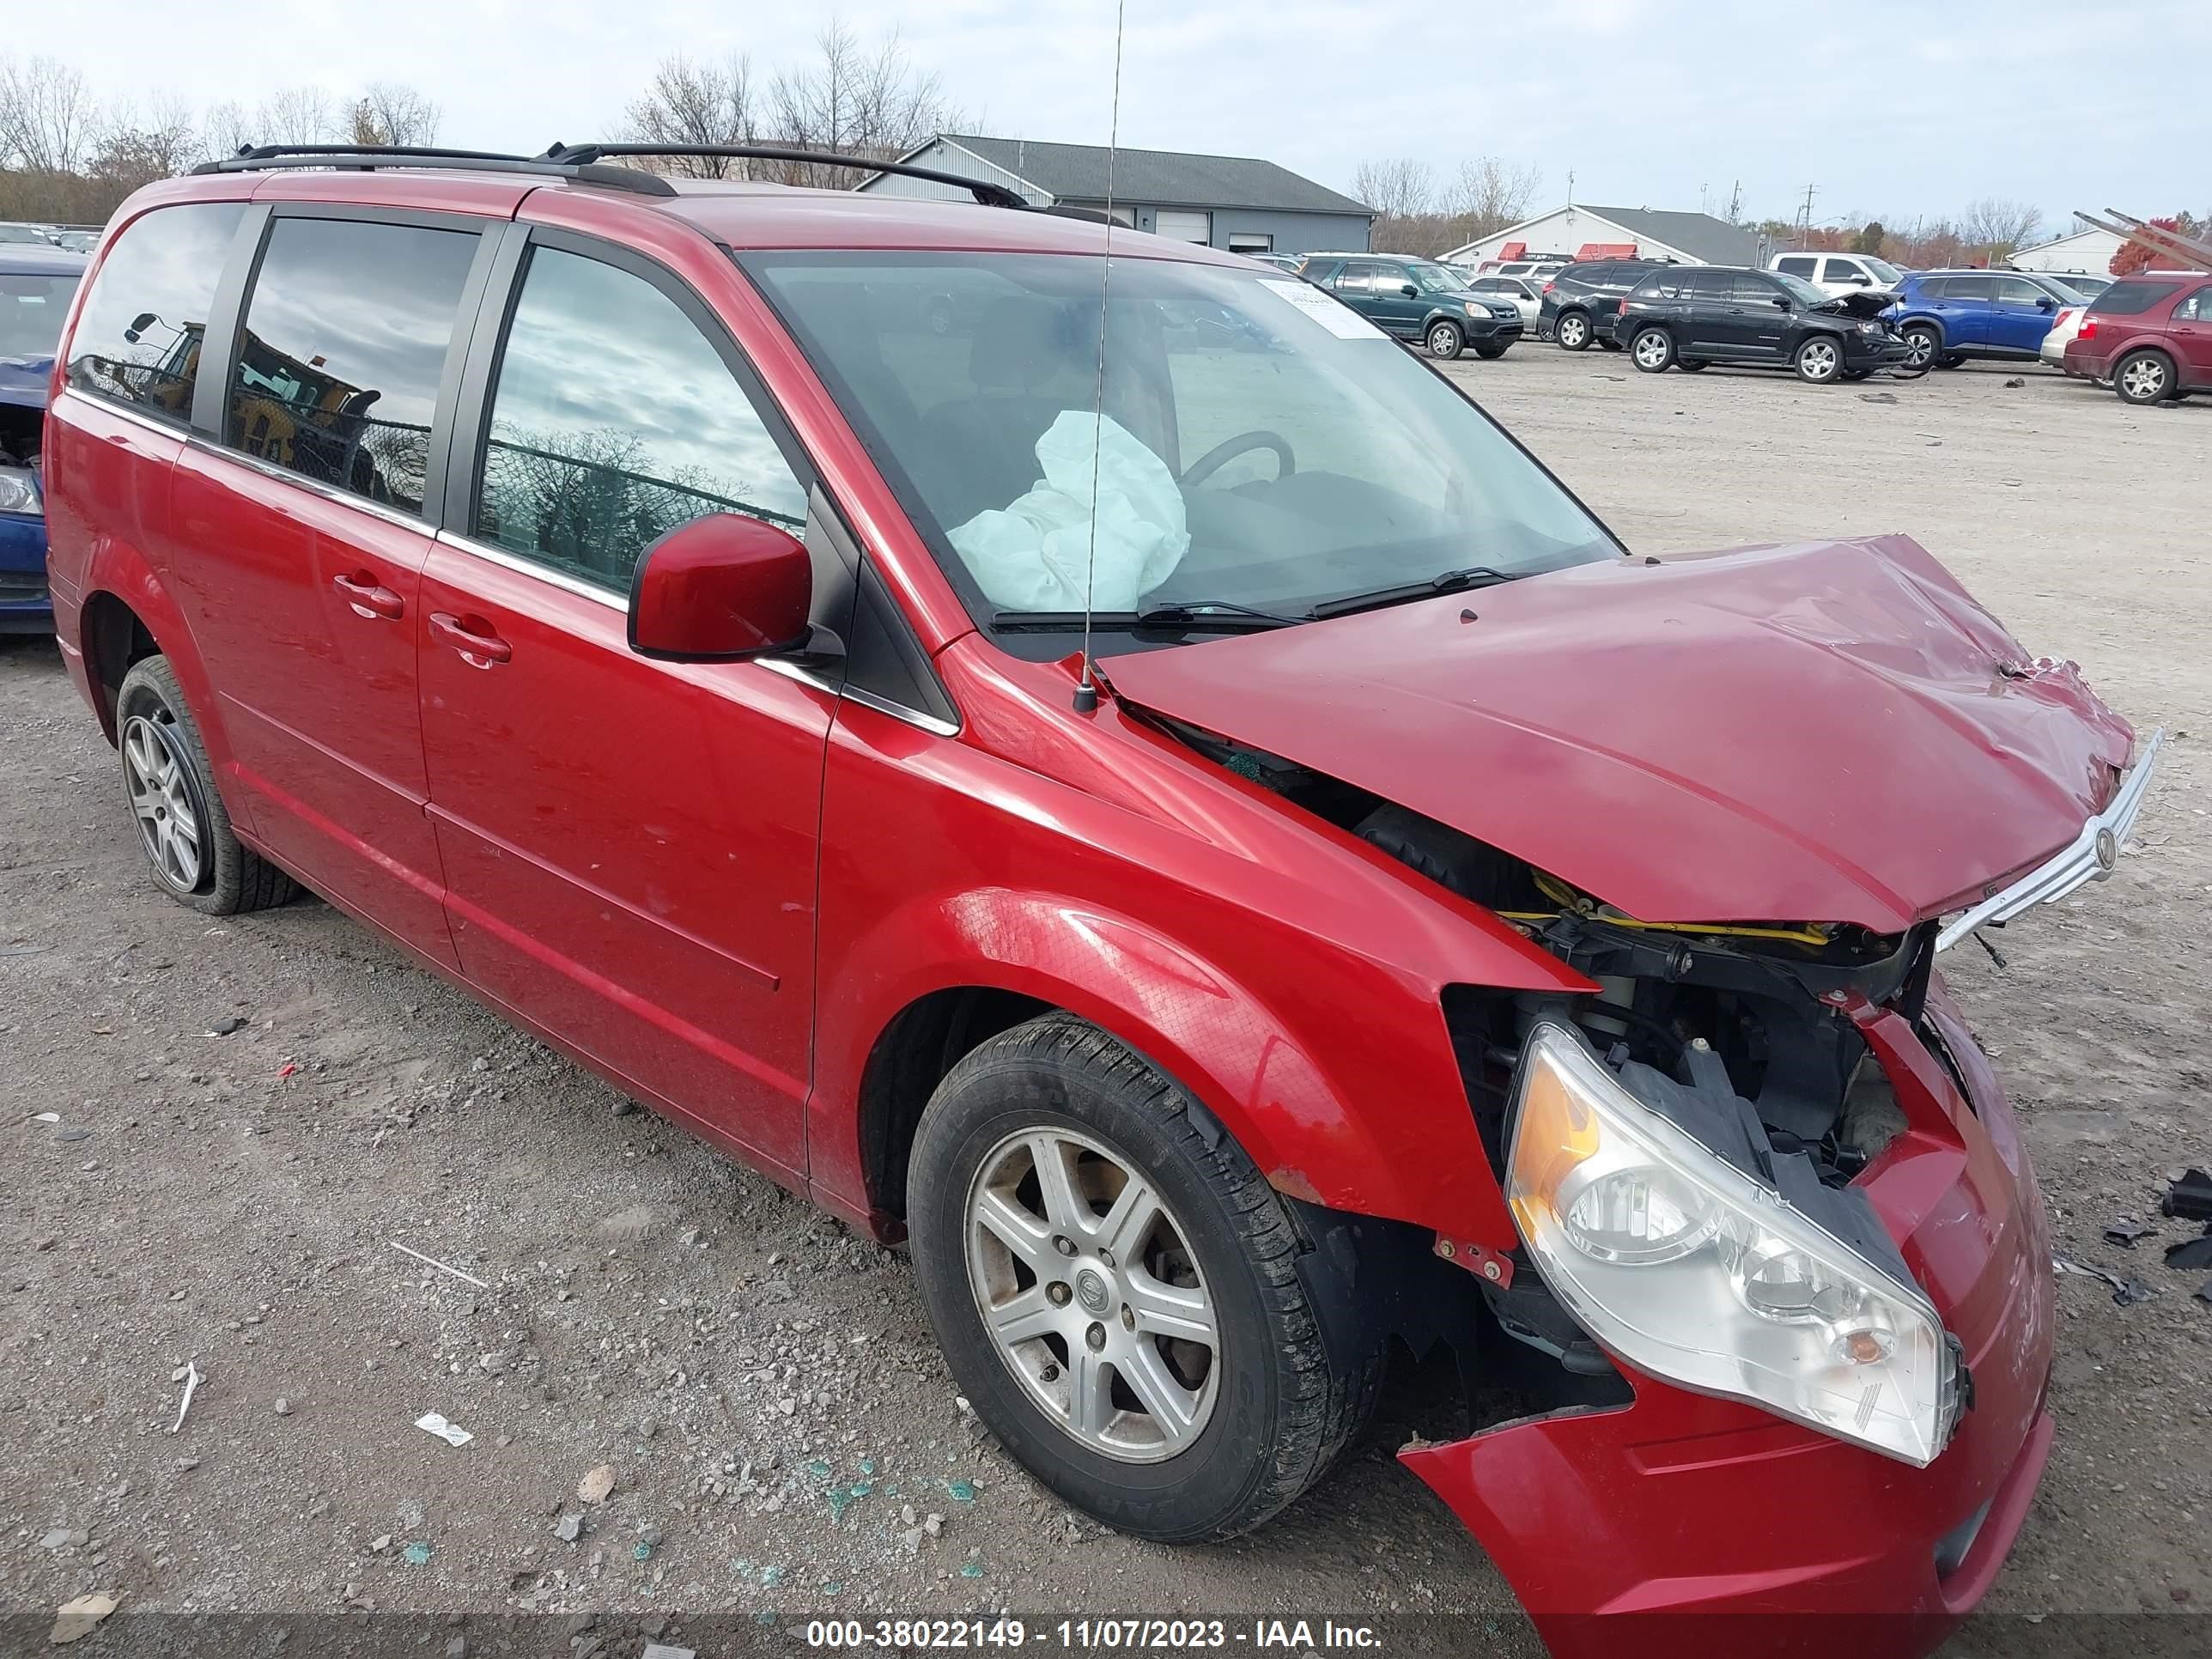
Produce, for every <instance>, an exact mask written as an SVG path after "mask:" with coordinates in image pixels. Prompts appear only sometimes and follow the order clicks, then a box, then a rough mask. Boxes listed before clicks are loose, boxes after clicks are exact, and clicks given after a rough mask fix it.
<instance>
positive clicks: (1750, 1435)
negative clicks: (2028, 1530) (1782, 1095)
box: [1401, 988, 2052, 1659]
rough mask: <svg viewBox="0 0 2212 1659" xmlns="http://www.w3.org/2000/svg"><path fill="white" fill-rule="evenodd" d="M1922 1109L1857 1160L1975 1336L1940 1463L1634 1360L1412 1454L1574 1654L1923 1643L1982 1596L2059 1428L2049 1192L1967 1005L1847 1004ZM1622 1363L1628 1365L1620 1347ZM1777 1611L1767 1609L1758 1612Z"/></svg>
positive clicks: (1934, 1288) (1927, 1274)
mask: <svg viewBox="0 0 2212 1659" xmlns="http://www.w3.org/2000/svg"><path fill="white" fill-rule="evenodd" d="M1849 1012H1850V1015H1851V1018H1852V1019H1853V1020H1854V1022H1855V1023H1856V1024H1857V1025H1858V1027H1859V1030H1860V1031H1861V1034H1862V1035H1863V1036H1864V1037H1865V1039H1866V1041H1867V1043H1868V1045H1869V1048H1871V1049H1872V1050H1873V1052H1874V1053H1875V1055H1876V1056H1877V1057H1878V1058H1879V1060H1881V1065H1882V1066H1883V1069H1884V1070H1885V1072H1886V1073H1887V1075H1888V1077H1889V1079H1890V1081H1891V1084H1892V1085H1893V1088H1894V1090H1895V1092H1896V1096H1897V1099H1898V1103H1899V1106H1900V1107H1901V1108H1902V1109H1904V1111H1905V1115H1906V1118H1907V1120H1908V1122H1909V1126H1910V1127H1908V1128H1907V1129H1906V1130H1905V1132H1904V1133H1901V1134H1899V1136H1898V1137H1897V1139H1895V1140H1894V1141H1893V1142H1892V1143H1891V1144H1890V1146H1888V1147H1887V1149H1886V1150H1885V1151H1884V1152H1882V1153H1881V1156H1880V1157H1879V1158H1877V1159H1876V1160H1875V1163H1874V1164H1872V1165H1870V1166H1869V1169H1868V1170H1867V1171H1866V1172H1865V1174H1864V1175H1863V1176H1861V1177H1860V1179H1859V1182H1857V1185H1858V1186H1859V1188H1861V1189H1862V1190H1863V1191H1864V1192H1865V1193H1866V1194H1867V1196H1868V1198H1869V1200H1870V1201H1871V1202H1872V1204H1873V1206H1874V1207H1875V1211H1876V1212H1877V1213H1878V1214H1879V1215H1880V1216H1881V1219H1882V1222H1883V1224H1884V1225H1885V1227H1886V1228H1887V1231H1889V1232H1890V1233H1891V1235H1892V1236H1893V1237H1894V1238H1895V1239H1896V1241H1897V1242H1898V1244H1899V1248H1900V1249H1901V1250H1902V1252H1903V1254H1904V1255H1905V1260H1906V1261H1907V1262H1908V1263H1909V1264H1910V1266H1911V1269H1912V1271H1913V1274H1914V1277H1915V1278H1916V1279H1917V1281H1918V1282H1919V1283H1920V1285H1922V1286H1923V1288H1924V1289H1925V1290H1926V1291H1927V1292H1928V1293H1929V1297H1931V1298H1932V1299H1933V1301H1934V1302H1935V1304H1936V1306H1937V1307H1938V1308H1939V1309H1940V1310H1942V1314H1943V1316H1944V1322H1945V1325H1946V1327H1947V1328H1948V1330H1949V1331H1951V1332H1952V1333H1953V1334H1954V1335H1956V1336H1957V1337H1958V1338H1959V1339H1960V1341H1961V1342H1962V1344H1963V1346H1964V1349H1965V1353H1966V1360H1967V1364H1968V1366H1969V1368H1970V1370H1971V1372H1972V1377H1973V1405H1972V1409H1971V1410H1969V1411H1968V1412H1967V1413H1966V1414H1965V1416H1964V1418H1963V1419H1962V1420H1961V1421H1960V1425H1959V1427H1958V1430H1957V1432H1956V1433H1955V1435H1954V1437H1953V1438H1952V1440H1951V1442H1950V1443H1949V1445H1948V1447H1947V1448H1946V1449H1944V1450H1943V1452H1942V1454H1941V1455H1939V1456H1938V1457H1936V1460H1935V1461H1934V1462H1932V1463H1930V1464H1929V1466H1928V1467H1927V1468H1911V1467H1909V1466H1907V1465H1905V1464H1903V1463H1900V1462H1897V1461H1896V1460H1894V1459H1892V1458H1887V1457H1884V1456H1881V1455H1877V1454H1875V1453H1874V1452H1871V1451H1868V1450H1864V1449H1860V1448H1857V1447H1854V1446H1851V1445H1848V1444H1846V1443H1843V1442H1841V1441H1839V1440H1837V1439H1834V1438H1832V1437H1829V1436H1826V1435H1824V1434H1821V1433H1819V1432H1817V1431H1813V1430H1810V1429H1807V1428H1803V1427H1801V1426H1799V1425H1796V1424H1793V1423H1790V1422H1785V1421H1784V1420H1782V1419H1778V1418H1777V1417H1774V1416H1772V1415H1771V1414H1769V1413H1766V1412H1764V1411H1762V1410H1759V1408H1757V1407H1752V1406H1749V1405H1746V1404H1742V1403H1741V1402H1737V1401H1724V1400H1717V1399H1711V1398H1707V1397H1705V1396H1703V1395H1695V1394H1692V1393H1689V1392H1687V1391H1686V1390H1684V1389H1680V1388H1676V1387H1674V1386H1672V1385H1671V1384H1668V1383H1662V1382H1659V1381H1657V1380H1656V1379H1654V1378H1651V1377H1648V1376H1641V1375H1638V1374H1636V1373H1634V1372H1632V1371H1630V1372H1627V1373H1626V1374H1627V1376H1628V1379H1629V1382H1630V1383H1631V1385H1632V1388H1633V1389H1634V1392H1635V1399H1634V1401H1633V1402H1632V1404H1630V1405H1628V1406H1626V1407H1620V1408H1618V1409H1608V1410H1595V1411H1572V1412H1565V1413H1558V1414H1554V1415H1552V1416H1548V1417H1544V1418H1539V1419H1526V1420H1523V1421H1521V1422H1518V1423H1515V1424H1510V1425H1505V1426H1504V1427H1501V1428H1498V1429H1494V1430H1491V1431H1487V1432H1486V1433H1482V1434H1479V1435H1476V1436H1474V1437H1472V1438H1470V1439H1468V1440H1463V1441H1459V1442H1456V1443H1450V1444H1446V1445H1437V1446H1425V1447H1421V1448H1419V1449H1409V1450H1407V1451H1406V1452H1403V1453H1401V1458H1402V1460H1403V1462H1405V1463H1406V1465H1407V1468H1410V1469H1412V1470H1413V1473H1415V1474H1418V1475H1419V1476H1420V1477H1421V1478H1422V1479H1423V1480H1425V1481H1427V1482H1428V1483H1429V1485H1430V1486H1431V1487H1433V1488H1434V1489H1435V1490H1436V1492H1437V1493H1438V1495H1439V1496H1441V1497H1442V1498H1443V1499H1444V1500H1445V1502H1447V1503H1448V1504H1450V1505H1451V1507H1452V1508H1453V1510H1455V1511H1456V1512H1457V1514H1458V1515H1459V1516H1460V1517H1461V1519H1462V1521H1463V1522H1465V1523H1466V1524H1467V1526H1468V1528H1469V1529H1470V1530H1472V1531H1473V1532H1474V1534H1475V1536H1476V1537H1477V1539H1478V1540H1480V1542H1481V1544H1482V1546H1483V1547H1484V1548H1485V1549H1486V1551H1488V1552H1489V1553H1490V1555H1491V1557H1492V1559H1493V1560H1494V1561H1496V1563H1497V1564H1498V1567H1499V1569H1500V1570H1501V1571H1503V1572H1504V1575H1505V1577H1507V1579H1508V1580H1509V1581H1510V1583H1512V1585H1513V1587H1514V1589H1515V1590H1516V1593H1517V1594H1518V1595H1520V1597H1521V1599H1522V1604H1523V1605H1524V1606H1525V1607H1527V1608H1528V1612H1529V1613H1530V1614H1531V1616H1532V1617H1533V1618H1534V1620H1535V1622H1536V1625H1537V1627H1538V1629H1539V1630H1540V1631H1541V1633H1542V1634H1543V1636H1544V1638H1545V1640H1546V1641H1547V1644H1549V1645H1550V1647H1551V1649H1552V1651H1553V1654H1554V1655H1555V1656H1558V1659H1570V1656H1581V1655H1590V1656H1605V1659H1613V1656H1614V1655H1617V1654H1618V1653H1619V1652H1620V1651H1622V1650H1623V1648H1622V1644H1623V1642H1624V1640H1626V1641H1628V1642H1632V1643H1633V1644H1634V1647H1633V1651H1635V1652H1637V1653H1638V1655H1639V1656H1658V1655H1663V1654H1673V1653H1677V1652H1679V1653H1682V1654H1684V1655H1697V1656H1699V1659H1703V1656H1706V1655H1710V1654H1711V1653H1713V1652H1716V1651H1726V1652H1753V1651H1767V1650H1784V1649H1785V1648H1786V1650H1788V1651H1789V1652H1790V1653H1792V1654H1794V1655H1802V1656H1812V1655H1816V1654H1826V1653H1831V1652H1832V1653H1835V1654H1838V1655H1839V1656H1840V1655H1844V1654H1849V1655H1850V1656H1852V1659H1863V1656H1864V1655H1865V1654H1867V1653H1870V1652H1879V1653H1883V1654H1896V1655H1905V1654H1912V1653H1918V1652H1923V1651H1925V1650H1927V1649H1929V1648H1931V1647H1933V1646H1934V1645H1935V1644H1936V1643H1937V1642H1939V1641H1940V1640H1942V1637H1943V1636H1944V1634H1945V1633H1946V1632H1948V1630H1949V1629H1950V1628H1951V1626H1953V1625H1954V1623H1956V1621H1957V1620H1960V1618H1962V1617H1963V1616H1964V1615H1965V1614H1966V1613H1967V1612H1968V1611H1969V1610H1970V1609H1971V1608H1972V1607H1973V1606H1974V1605H1975V1604H1976V1603H1977V1602H1978V1601H1979V1600H1980V1599H1981V1596H1982V1595H1983V1593H1984V1591H1985V1590H1986V1589H1988V1587H1989V1585H1990V1583H1991V1582H1992V1580H1993V1579H1994V1578H1995V1577H1996V1572H1997V1569H1998V1567H1999V1566H2000V1565H2001V1564H2002V1561H2003V1559H2004V1557H2005V1555H2006V1553H2007V1552H2008V1550H2009V1549H2010V1547H2011V1546H2012V1542H2013V1540H2014V1537H2015V1534H2017V1533H2018V1531H2019V1529H2020V1526H2021V1521H2022V1520H2023V1518H2024V1517H2025V1516H2026V1514H2027V1507H2028V1504H2029V1502H2030V1500H2031V1498H2033V1494H2034V1491H2035V1486H2036V1483H2037V1481H2038V1480H2039V1478H2040V1477H2041V1474H2042V1471H2043V1467H2044V1463H2045V1460H2046V1459H2047V1457H2048V1455H2049V1452H2050V1447H2051V1419H2050V1417H2049V1416H2048V1414H2047V1413H2046V1412H2045V1389H2046V1386H2047V1383H2048V1378H2049V1375H2050V1368H2051V1334H2052V1294H2051V1273H2050V1265H2049V1264H2050V1247H2049V1243H2048V1241H2047V1239H2046V1237H2045V1230H2044V1221H2043V1206H2042V1200H2041V1198H2040V1196H2039V1194H2038V1192H2037V1189H2036V1185H2035V1177H2034V1173H2033V1170H2032V1168H2031V1167H2030V1165H2029V1163H2028V1160H2027V1152H2026V1150H2025V1148H2024V1147H2023V1146H2021V1141H2020V1137H2019V1133H2018V1128H2017V1125H2016V1124H2015V1121H2014V1118H2013V1115H2012V1110H2011V1107H2010V1105H2009V1104H2008V1102H2007V1101H2006V1099H2005V1097H2004V1094H2003V1091H2002V1089H2001V1088H2000V1087H1999V1085H1998V1084H1997V1082H1996V1078H1995V1076H1994V1074H1993V1073H1991V1072H1990V1067H1989V1066H1988V1063H1987V1062H1986V1060H1984V1058H1983V1056H1982V1054H1981V1052H1980V1050H1979V1048H1978V1047H1977V1046H1976V1044H1975V1042H1974V1041H1973V1038H1972V1036H1971V1034H1970V1033H1969V1032H1968V1031H1967V1030H1966V1026H1965V1024H1964V1022H1963V1021H1962V1020H1961V1019H1960V1018H1959V1016H1958V1013H1957V1012H1956V1010H1955V1009H1954V1007H1953V1006H1951V1004H1950V1003H1949V1001H1948V999H1947V998H1946V997H1944V995H1943V994H1942V992H1941V990H1940V988H1937V989H1934V990H1931V993H1930V995H1929V1002H1928V1007H1927V1012H1926V1015H1925V1018H1926V1021H1927V1024H1928V1025H1929V1028H1930V1029H1931V1030H1932V1031H1933V1033H1934V1035H1935V1036H1936V1040H1937V1042H1939V1043H1940V1044H1941V1046H1942V1049H1943V1050H1944V1051H1945V1053H1946V1055H1947V1057H1948V1060H1949V1061H1950V1062H1951V1066H1952V1067H1955V1074H1956V1078H1957V1079H1959V1080H1962V1081H1963V1082H1964V1084H1965V1086H1966V1092H1965V1093H1964V1094H1962V1093H1961V1091H1960V1087H1959V1083H1958V1081H1954V1072H1953V1070H1952V1069H1950V1068H1949V1067H1947V1066H1945V1064H1944V1063H1943V1061H1942V1060H1939V1059H1938V1058H1937V1057H1936V1054H1934V1053H1933V1052H1931V1049H1930V1048H1929V1046H1928V1045H1926V1044H1924V1043H1923V1042H1922V1041H1921V1039H1920V1037H1919V1036H1918V1035H1917V1033H1916V1032H1915V1031H1914V1030H1913V1028H1912V1026H1911V1024H1909V1023H1908V1022H1907V1021H1905V1019H1904V1018H1902V1017H1901V1016H1899V1015H1898V1014H1896V1013H1894V1012H1889V1011H1887V1010H1886V1009H1882V1008H1880V1007H1877V1006H1873V1005H1870V1004H1867V1003H1864V1002H1859V1003H1857V1004H1856V1006H1852V1007H1851V1008H1850V1011H1849ZM1624 1370H1626V1368H1624ZM1763 1620H1773V1621H1776V1623H1775V1625H1774V1626H1773V1628H1771V1629H1766V1628H1764V1627H1763V1626H1762V1621H1763Z"/></svg>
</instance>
